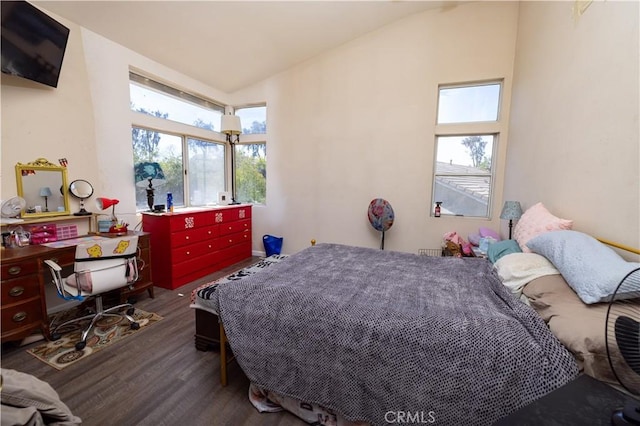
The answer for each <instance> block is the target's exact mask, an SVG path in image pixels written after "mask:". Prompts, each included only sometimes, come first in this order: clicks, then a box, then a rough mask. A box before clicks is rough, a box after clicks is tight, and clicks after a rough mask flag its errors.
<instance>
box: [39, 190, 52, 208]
mask: <svg viewBox="0 0 640 426" xmlns="http://www.w3.org/2000/svg"><path fill="white" fill-rule="evenodd" d="M40 196H41V197H44V211H45V212H48V211H49V205H48V198H49V197H51V188H49V187H48V186H45V187H42V188H40Z"/></svg>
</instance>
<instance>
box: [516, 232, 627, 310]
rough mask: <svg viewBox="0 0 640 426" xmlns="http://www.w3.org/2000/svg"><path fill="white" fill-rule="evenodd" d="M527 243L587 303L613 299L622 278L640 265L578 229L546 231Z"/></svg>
mask: <svg viewBox="0 0 640 426" xmlns="http://www.w3.org/2000/svg"><path fill="white" fill-rule="evenodd" d="M527 246H528V247H529V248H530V249H531V250H532V251H533V252H534V253H538V254H541V255H543V256H544V257H546V258H547V259H549V260H550V261H551V263H553V264H554V265H555V267H556V268H558V270H559V271H560V273H561V274H562V276H563V277H564V279H565V280H566V281H567V283H568V284H569V286H571V288H572V289H573V290H574V291H575V292H576V293H577V294H578V296H579V297H580V299H582V301H583V302H584V303H587V304H591V303H598V302H607V301H609V300H611V296H612V295H613V293H614V291H615V290H616V287H617V286H618V284H620V281H622V279H623V278H624V277H625V276H626V275H627V274H628V273H629V272H631V271H633V270H634V269H637V268H639V267H640V263H637V262H627V261H626V260H624V259H623V258H622V257H620V256H619V255H618V254H617V253H616V252H615V251H613V250H612V249H610V248H609V247H607V246H605V245H604V244H602V243H601V242H600V241H598V240H596V239H595V238H593V237H591V236H589V235H587V234H583V233H582V232H578V231H552V232H547V233H544V234H541V235H538V236H537V237H535V238H533V239H531V240H530V241H529V242H528V243H527ZM630 296H631V297H632V296H633V295H630Z"/></svg>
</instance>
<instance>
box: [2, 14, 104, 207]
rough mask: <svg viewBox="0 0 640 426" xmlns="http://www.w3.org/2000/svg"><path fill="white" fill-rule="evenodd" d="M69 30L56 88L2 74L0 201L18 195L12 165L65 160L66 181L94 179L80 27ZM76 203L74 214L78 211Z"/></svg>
mask: <svg viewBox="0 0 640 426" xmlns="http://www.w3.org/2000/svg"><path fill="white" fill-rule="evenodd" d="M58 20H59V21H61V22H62V23H63V24H65V25H66V26H67V27H69V28H70V29H71V32H70V34H69V42H68V45H67V50H66V52H65V57H64V63H63V69H62V73H61V74H60V79H59V81H58V88H57V89H54V88H51V87H48V86H44V85H42V84H38V83H34V82H30V81H27V80H24V79H21V78H18V77H14V76H11V75H6V74H2V77H1V82H2V86H1V90H2V91H1V92H0V93H1V104H2V140H1V143H2V162H1V164H0V175H1V181H2V184H1V185H2V187H1V191H2V194H1V196H2V199H3V200H6V199H8V198H10V197H13V196H15V195H17V188H16V179H15V170H14V166H15V165H16V163H18V162H20V163H28V162H31V161H34V160H35V159H36V158H40V157H43V158H46V159H47V160H49V161H50V162H52V163H55V164H58V159H59V158H67V160H68V162H69V164H68V171H67V172H68V178H69V179H70V180H73V179H79V178H84V179H87V180H89V181H91V182H95V181H97V177H98V175H97V173H96V170H97V167H96V163H97V158H96V150H97V146H96V144H95V138H94V115H93V111H92V99H91V92H90V90H89V87H90V86H89V79H88V75H87V69H86V66H85V57H84V48H83V45H82V38H81V35H80V29H79V27H78V26H76V25H73V24H71V23H70V22H68V21H64V20H62V19H58ZM77 206H78V203H77V202H74V204H73V205H72V210H73V211H77Z"/></svg>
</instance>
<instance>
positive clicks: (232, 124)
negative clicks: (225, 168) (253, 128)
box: [220, 114, 242, 204]
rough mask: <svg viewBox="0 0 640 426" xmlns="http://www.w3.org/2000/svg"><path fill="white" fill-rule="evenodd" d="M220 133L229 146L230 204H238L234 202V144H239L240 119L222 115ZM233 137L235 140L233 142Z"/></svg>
mask: <svg viewBox="0 0 640 426" xmlns="http://www.w3.org/2000/svg"><path fill="white" fill-rule="evenodd" d="M220 129H221V132H222V133H224V134H225V135H227V142H228V143H229V145H230V146H231V204H240V203H238V201H236V147H235V144H237V143H238V142H240V134H241V133H242V125H241V123H240V117H238V116H237V115H230V114H228V115H223V116H222V117H221V118H220ZM233 136H235V137H236V140H235V141H234V140H233Z"/></svg>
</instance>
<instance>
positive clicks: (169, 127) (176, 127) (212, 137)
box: [129, 70, 231, 213]
mask: <svg viewBox="0 0 640 426" xmlns="http://www.w3.org/2000/svg"><path fill="white" fill-rule="evenodd" d="M129 76H130V80H129V84H132V83H133V84H138V85H140V82H138V81H133V82H132V80H131V76H136V77H137V78H141V79H146V80H148V81H149V82H151V84H153V87H149V88H150V89H151V90H155V91H159V92H160V93H162V94H164V95H165V96H169V97H174V98H175V97H178V98H180V99H182V100H187V99H188V100H187V102H190V103H196V104H197V100H198V99H199V100H200V101H202V102H203V104H200V105H199V106H203V105H213V106H214V107H215V110H216V111H220V112H221V114H224V110H225V107H224V106H223V105H222V104H220V103H218V102H214V101H210V100H207V99H205V98H204V97H200V96H196V95H193V94H192V93H189V92H188V91H185V90H181V89H177V88H176V87H172V86H169V85H166V84H164V83H161V82H158V81H157V80H155V79H154V78H151V77H146V76H144V74H141V73H140V72H138V71H133V70H132V71H130V72H129ZM162 87H165V88H167V90H168V92H167V93H165V92H163V91H161V90H159V88H162ZM176 93H177V94H181V95H182V96H176ZM184 97H186V99H185V98H184ZM130 102H131V101H130ZM130 118H131V124H130V128H131V129H133V128H140V129H144V130H147V131H152V132H158V133H162V134H167V135H171V136H176V137H179V138H181V144H180V147H181V150H182V173H183V182H182V185H183V191H184V194H185V195H184V206H180V207H193V206H192V204H191V201H190V199H189V193H190V192H189V191H190V187H189V168H188V164H189V147H188V140H189V139H197V140H201V141H205V142H209V143H213V144H218V145H222V146H224V170H223V174H224V188H225V190H229V188H230V186H231V183H230V180H229V172H228V170H229V167H230V161H231V160H230V158H229V157H230V156H229V144H228V143H227V141H226V136H225V135H224V134H222V133H219V132H218V131H215V130H209V129H206V128H202V127H196V126H194V125H189V124H185V123H182V122H179V121H174V120H170V119H165V118H161V117H156V116H154V115H150V114H145V113H141V112H140V111H136V110H134V109H131V108H130ZM212 124H214V123H212ZM217 125H218V126H219V123H218V124H217ZM132 143H133V141H132ZM156 201H157V204H162V203H164V200H162V199H160V198H158V197H157V194H156ZM216 202H217V200H211V203H212V204H211V205H213V204H214V203H216ZM207 205H209V204H207ZM198 206H200V205H198ZM141 211H145V209H143V210H139V209H138V206H137V203H136V212H137V213H139V212H141Z"/></svg>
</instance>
